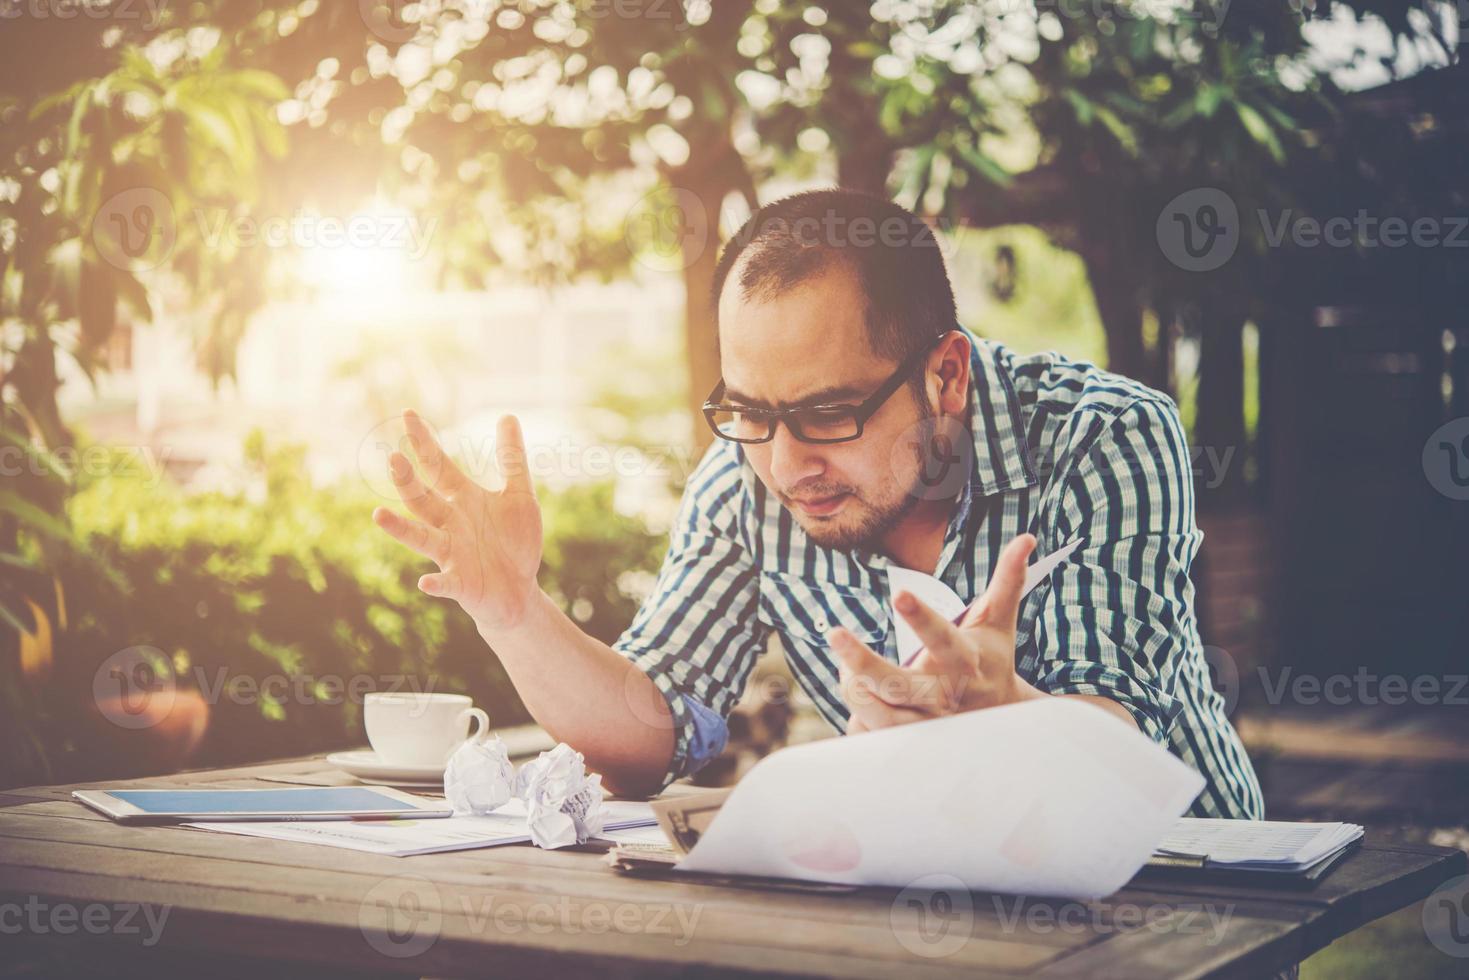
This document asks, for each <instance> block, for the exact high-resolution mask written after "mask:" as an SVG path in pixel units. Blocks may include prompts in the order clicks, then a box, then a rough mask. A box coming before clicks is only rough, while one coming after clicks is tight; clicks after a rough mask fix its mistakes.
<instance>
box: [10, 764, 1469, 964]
mask: <svg viewBox="0 0 1469 980" xmlns="http://www.w3.org/2000/svg"><path fill="white" fill-rule="evenodd" d="M337 778H338V777H337V774H336V773H335V771H334V770H331V769H330V768H329V767H327V766H326V764H325V763H324V762H322V761H321V760H315V759H297V760H291V761H286V762H279V763H272V764H267V765H260V766H251V767H247V768H241V769H230V770H216V771H209V772H193V773H184V774H180V775H176V776H169V777H163V778H154V779H147V780H135V781H132V782H131V783H120V782H112V783H108V784H107V785H111V786H118V785H133V786H216V787H250V786H260V787H267V786H279V785H281V783H280V781H282V780H284V781H288V782H290V781H296V782H303V783H332V782H333V781H334V780H336V779H337ZM76 788H82V787H73V786H53V787H40V788H33V789H20V790H9V791H6V792H4V793H0V949H3V948H6V947H7V946H8V947H10V948H11V949H17V948H19V949H20V950H21V952H22V953H23V954H24V953H27V952H29V951H30V950H31V949H32V947H36V948H39V949H40V950H41V951H42V954H45V953H46V952H47V951H54V950H56V949H57V948H61V949H62V950H63V951H64V953H65V954H66V955H67V956H69V957H75V956H76V955H77V954H78V952H81V953H83V954H86V955H89V956H90V957H91V958H92V960H93V962H100V963H102V964H103V967H102V975H108V976H118V975H127V974H128V973H129V972H130V971H131V972H135V973H136V975H139V976H143V975H147V976H151V977H157V976H160V975H163V976H168V975H190V976H210V977H220V976H236V975H238V976H249V977H253V978H257V980H259V978H264V980H280V978H282V977H287V976H291V975H294V974H295V973H300V974H301V975H304V976H313V977H321V976H335V975H354V976H355V975H384V976H401V975H409V976H420V975H428V976H472V975H497V976H517V975H526V976H541V975H552V976H558V977H559V976H577V975H593V974H595V975H597V976H607V975H629V976H631V975H638V976H643V975H649V974H658V975H666V974H680V973H681V974H685V975H688V974H698V975H701V976H702V975H748V974H766V975H770V974H782V975H800V976H813V975H821V976H848V977H886V976H903V977H918V978H923V977H939V976H955V975H960V974H963V975H966V976H971V977H973V976H1008V977H1014V976H1027V977H1081V976H1118V977H1128V978H1146V977H1170V978H1171V977H1226V976H1268V975H1270V974H1272V973H1274V972H1276V971H1279V970H1281V969H1283V968H1285V967H1288V966H1289V965H1291V964H1294V963H1297V962H1299V961H1301V960H1302V959H1304V958H1305V957H1306V956H1308V955H1310V954H1311V953H1313V952H1315V951H1316V950H1318V949H1320V948H1322V947H1323V946H1325V945H1327V944H1328V943H1330V942H1331V941H1332V940H1334V939H1336V938H1338V937H1339V936H1342V935H1344V934H1345V933H1347V932H1350V931H1351V930H1353V929H1355V928H1357V927H1358V926H1361V925H1363V924H1364V923H1367V922H1370V921H1372V920H1373V919H1376V918H1378V917H1380V916H1383V915H1386V914H1387V913H1389V912H1392V911H1395V910H1396V909H1399V908H1402V907H1403V906H1405V905H1409V904H1411V903H1413V902H1415V901H1417V900H1419V899H1421V898H1423V897H1425V896H1427V895H1428V894H1429V893H1430V892H1431V891H1432V890H1433V889H1434V888H1435V887H1436V886H1437V885H1439V884H1440V883H1442V882H1443V881H1445V880H1447V879H1449V878H1452V877H1454V876H1455V875H1459V874H1462V873H1464V871H1465V856H1464V854H1463V853H1461V852H1459V851H1457V850H1453V849H1449V848H1440V847H1427V846H1405V845H1394V846H1385V845H1377V844H1373V843H1371V842H1368V843H1366V844H1364V845H1363V846H1362V847H1361V848H1360V849H1358V850H1357V851H1356V852H1355V853H1354V854H1352V855H1351V856H1350V857H1348V858H1347V859H1346V860H1345V861H1344V862H1343V863H1342V864H1341V865H1339V866H1338V867H1337V868H1336V869H1335V870H1334V871H1333V872H1332V873H1331V874H1330V875H1329V876H1328V877H1326V878H1325V879H1324V880H1323V881H1322V882H1320V883H1319V884H1318V885H1317V887H1316V888H1314V889H1313V890H1310V891H1303V892H1290V891H1281V890H1278V889H1266V888H1262V887H1258V886H1250V887H1221V886H1218V885H1214V886H1203V885H1200V884H1189V883H1186V882H1179V881H1178V880H1177V879H1168V880H1164V881H1158V880H1144V879H1142V878H1140V879H1137V880H1134V882H1133V883H1132V884H1131V885H1129V886H1128V887H1127V888H1125V889H1123V890H1122V891H1121V892H1119V893H1118V894H1116V895H1114V896H1112V897H1111V898H1109V899H1106V900H1103V901H1100V902H1091V903H1076V902H1066V901H1060V900H1047V899H1019V898H1012V897H1008V896H999V895H987V894H971V893H969V892H964V891H957V890H956V891H952V892H951V891H945V890H943V889H942V888H941V887H940V890H937V891H919V890H914V889H909V890H904V891H898V890H896V889H881V888H863V889H856V890H850V891H847V892H840V893H834V894H820V893H812V892H809V891H789V890H772V889H766V888H756V887H750V886H748V885H734V884H730V883H719V882H701V881H693V880H690V881H676V882H675V881H661V880H652V879H639V878H631V877H627V876H623V875H619V874H617V873H615V872H613V871H612V870H610V869H609V868H608V867H607V866H606V865H605V863H604V860H603V857H602V856H601V854H599V853H594V852H590V851H585V850H583V851H565V850H563V851H545V850H540V849H538V848H534V847H530V846H511V847H499V848H489V849H483V850H477V851H461V852H457V853H452V854H434V855H423V856H419V857H412V858H388V857H380V856H377V855H372V854H366V853H359V852H356V851H348V850H341V849H337V848H328V847H319V846H313V845H307V844H294V843H286V842H279V841H267V840H257V839H247V838H243V837H236V836H231V835H226V834H212V833H208V832H205V831H195V830H186V829H182V828H177V827H127V826H120V825H117V824H114V823H112V822H110V821H109V820H107V819H105V818H103V817H101V816H99V815H98V814H96V813H93V812H92V811H91V810H88V809H86V808H84V807H82V806H81V805H79V804H77V803H75V802H72V801H71V800H70V799H69V796H70V793H71V791H72V790H73V789H76ZM931 884H937V885H940V886H941V885H942V882H935V883H931ZM31 909H34V910H35V911H34V912H32V911H30V910H31ZM165 913H166V916H167V917H166V919H165V918H162V917H163V916H164V914H165ZM149 914H151V915H152V916H153V918H152V919H151V920H150V919H149V918H148V915H149ZM7 916H8V917H7ZM58 916H59V918H58ZM23 917H29V918H27V919H26V922H27V925H25V926H24V927H23V928H21V929H20V930H19V935H16V934H15V933H16V932H17V930H16V929H15V928H14V923H15V922H17V921H20V920H21V919H22V918H23ZM88 917H90V918H88ZM125 918H126V919H127V921H126V922H125V921H124V919H125ZM150 922H151V923H155V924H156V925H157V928H154V927H153V926H150ZM7 924H8V925H9V926H10V928H7ZM68 925H69V926H70V928H69V929H68V928H67V927H68ZM125 926H130V927H131V928H125ZM94 936H95V938H93V937H94ZM84 937H86V941H85V942H83V941H82V940H83V938H84ZM0 959H7V960H8V959H12V957H11V956H9V955H6V956H0ZM530 971H534V972H530Z"/></svg>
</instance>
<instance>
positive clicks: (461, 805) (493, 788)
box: [444, 735, 515, 817]
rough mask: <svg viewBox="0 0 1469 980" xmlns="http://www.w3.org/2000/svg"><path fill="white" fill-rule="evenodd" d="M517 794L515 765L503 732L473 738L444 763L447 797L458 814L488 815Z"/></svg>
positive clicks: (456, 814) (445, 795)
mask: <svg viewBox="0 0 1469 980" xmlns="http://www.w3.org/2000/svg"><path fill="white" fill-rule="evenodd" d="M514 795H515V769H514V767H512V766H511V765H510V753H509V751H507V750H506V748H505V743H504V742H503V741H501V739H500V736H498V735H491V736H489V737H488V738H471V739H468V740H467V741H465V742H464V744H463V745H460V746H459V748H457V749H455V750H454V754H453V755H451V756H449V762H448V764H447V765H446V766H445V767H444V799H446V800H447V801H448V802H449V805H450V806H452V807H453V808H454V815H455V816H460V817H462V816H468V815H473V816H484V815H485V814H487V813H490V812H491V811H493V810H497V809H499V808H500V807H502V806H504V805H505V804H506V803H508V802H510V798H511V797H512V796H514Z"/></svg>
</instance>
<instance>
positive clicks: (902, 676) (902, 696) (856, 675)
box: [830, 628, 945, 728]
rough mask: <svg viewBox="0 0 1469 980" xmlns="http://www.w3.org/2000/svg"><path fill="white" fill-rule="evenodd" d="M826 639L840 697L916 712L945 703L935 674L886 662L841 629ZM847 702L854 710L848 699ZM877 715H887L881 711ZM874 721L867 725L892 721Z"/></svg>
mask: <svg viewBox="0 0 1469 980" xmlns="http://www.w3.org/2000/svg"><path fill="white" fill-rule="evenodd" d="M830 639H831V648H832V650H833V652H835V653H836V655H837V660H838V662H839V664H840V665H841V674H842V691H843V696H846V695H847V694H848V693H850V694H852V695H853V696H854V697H856V698H858V699H859V700H863V701H874V700H876V701H882V702H884V703H885V704H887V705H888V706H890V707H894V708H901V709H903V710H905V711H906V710H913V711H915V712H919V713H922V712H924V711H928V712H933V711H936V710H939V709H941V707H942V706H943V704H944V703H945V701H944V692H943V690H942V687H941V684H940V680H941V679H940V677H939V675H936V674H919V673H916V672H914V671H911V670H904V669H903V668H901V667H899V666H898V665H897V664H892V663H889V662H888V661H886V660H884V659H883V658H882V657H879V656H878V655H877V654H875V653H873V652H872V651H871V650H870V649H868V647H867V646H866V644H864V643H863V642H862V641H861V640H858V639H857V638H856V637H855V636H853V635H852V634H851V633H849V632H847V631H846V630H844V629H841V628H838V629H834V630H832V631H831V634H830ZM848 704H849V706H850V707H852V708H853V710H855V708H856V706H855V705H853V704H852V703H851V699H850V698H849V700H848ZM879 714H880V715H881V717H882V718H884V719H886V718H888V716H887V715H886V713H885V712H880V713H879ZM875 721H877V719H868V727H870V728H879V727H883V725H886V724H894V723H895V722H892V721H891V720H887V721H883V722H882V724H876V723H874V722H875Z"/></svg>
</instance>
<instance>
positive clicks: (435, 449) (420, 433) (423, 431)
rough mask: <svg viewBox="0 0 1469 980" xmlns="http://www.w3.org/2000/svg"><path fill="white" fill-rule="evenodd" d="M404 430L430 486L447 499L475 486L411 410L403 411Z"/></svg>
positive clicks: (425, 424) (426, 424)
mask: <svg viewBox="0 0 1469 980" xmlns="http://www.w3.org/2000/svg"><path fill="white" fill-rule="evenodd" d="M403 428H404V429H405V430H406V431H407V433H408V444H409V445H410V446H412V447H413V455H415V456H417V457H418V463H419V465H420V466H421V467H423V472H424V475H425V476H426V477H427V478H428V483H429V486H431V487H433V488H434V489H435V490H437V491H439V493H441V494H443V495H444V496H446V497H453V496H454V495H455V494H456V493H459V492H461V491H462V490H464V489H465V488H466V487H469V486H471V485H472V483H471V481H470V479H469V477H467V476H465V475H464V473H463V472H462V471H461V470H460V469H459V467H457V466H455V465H454V461H453V460H451V459H450V458H449V455H448V454H447V453H445V452H444V447H443V446H441V445H439V440H437V439H435V438H434V434H433V432H431V431H430V430H429V427H428V423H427V422H425V421H424V420H423V419H422V418H420V417H419V415H418V413H417V412H415V411H413V409H411V408H410V409H406V410H404V412H403Z"/></svg>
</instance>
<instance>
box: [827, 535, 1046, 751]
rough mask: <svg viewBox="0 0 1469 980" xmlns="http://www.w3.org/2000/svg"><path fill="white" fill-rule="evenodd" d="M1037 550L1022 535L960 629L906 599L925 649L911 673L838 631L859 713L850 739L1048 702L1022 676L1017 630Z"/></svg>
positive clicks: (900, 598)
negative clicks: (999, 707)
mask: <svg viewBox="0 0 1469 980" xmlns="http://www.w3.org/2000/svg"><path fill="white" fill-rule="evenodd" d="M1035 543H1036V542H1035V537H1034V536H1032V535H1029V534H1022V535H1020V536H1019V537H1017V538H1016V539H1015V540H1013V541H1011V542H1010V544H1009V545H1007V546H1006V548H1005V550H1004V551H1003V552H1001V553H1000V559H999V561H998V562H997V563H996V567H995V574H994V576H993V577H992V578H991V579H990V582H989V586H988V588H986V589H985V593H984V596H983V597H982V598H981V599H980V601H979V602H978V603H976V604H975V607H974V609H972V610H971V611H970V613H969V614H968V616H967V617H966V618H965V619H964V621H963V622H961V623H960V624H959V625H958V626H955V625H954V624H953V623H951V622H949V621H948V620H947V619H945V618H944V617H943V616H940V615H939V614H938V613H936V612H934V611H933V610H932V609H930V608H929V607H928V606H925V605H924V604H923V603H922V602H920V601H919V600H918V599H917V597H915V596H914V595H913V594H912V593H911V592H907V591H903V592H900V593H898V595H897V597H896V599H895V600H894V604H895V606H896V607H897V610H898V613H899V614H900V615H901V616H902V617H903V618H904V619H905V620H907V621H908V624H909V625H910V626H912V627H913V631H914V632H915V633H917V634H918V638H919V639H920V640H922V641H923V644H924V649H923V652H922V653H921V654H920V655H919V656H918V659H917V660H915V661H914V663H913V665H912V666H911V667H899V666H896V665H895V664H891V663H889V662H888V661H886V660H884V659H883V658H882V657H880V656H878V655H877V654H876V653H874V652H873V651H872V650H870V649H868V648H867V647H866V646H865V645H864V644H863V643H862V642H861V641H860V640H858V639H857V638H856V637H855V636H853V635H852V634H851V633H849V632H848V631H846V630H844V629H840V628H838V629H834V630H832V631H831V635H830V639H831V648H832V651H833V652H834V653H835V654H836V655H837V660H838V662H839V664H840V671H841V678H842V682H841V691H842V697H843V699H844V700H845V701H846V702H847V707H848V708H849V709H850V711H851V719H850V721H849V723H848V727H847V732H848V734H855V733H857V732H862V731H868V730H871V729H876V728H887V727H889V726H892V725H900V724H903V723H905V722H909V721H920V720H922V719H924V718H933V717H937V716H940V715H947V714H953V713H956V712H959V711H972V710H974V709H976V708H987V707H993V706H995V705H1000V704H1010V703H1013V702H1015V701H1021V700H1025V699H1027V698H1033V697H1037V696H1040V694H1039V692H1038V691H1036V690H1035V688H1033V687H1031V686H1030V685H1029V684H1027V683H1026V682H1025V681H1024V680H1023V679H1022V678H1021V677H1020V675H1019V674H1018V673H1017V672H1016V670H1015V628H1016V622H1017V620H1018V618H1019V614H1020V600H1021V599H1022V597H1023V596H1024V593H1025V565H1026V559H1027V558H1028V557H1029V556H1030V553H1031V551H1032V550H1033V549H1034V548H1035Z"/></svg>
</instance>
